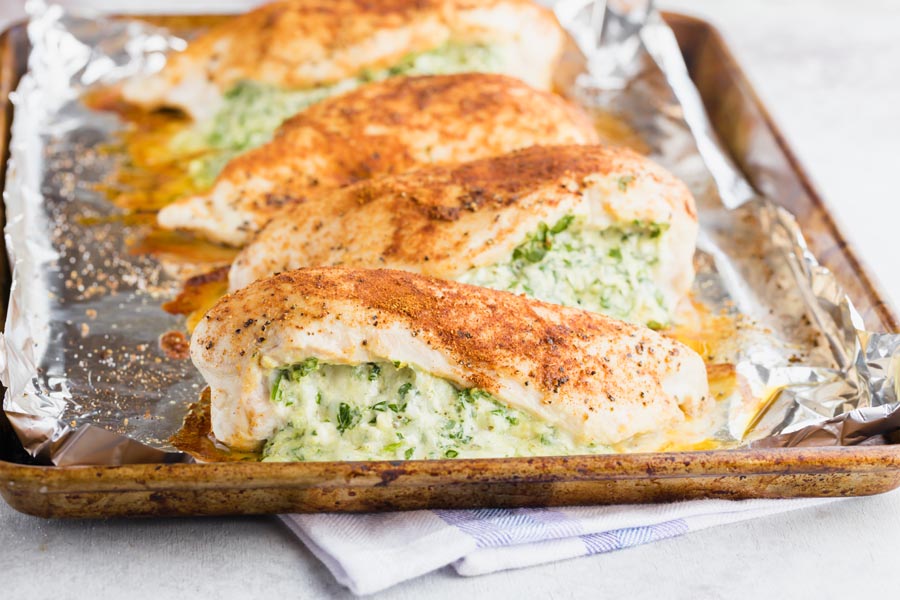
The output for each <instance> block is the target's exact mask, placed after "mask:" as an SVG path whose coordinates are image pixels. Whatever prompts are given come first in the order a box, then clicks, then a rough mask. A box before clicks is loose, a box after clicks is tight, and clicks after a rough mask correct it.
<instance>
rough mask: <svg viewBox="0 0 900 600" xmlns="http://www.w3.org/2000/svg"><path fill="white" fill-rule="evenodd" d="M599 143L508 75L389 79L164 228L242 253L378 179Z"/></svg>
mask: <svg viewBox="0 0 900 600" xmlns="http://www.w3.org/2000/svg"><path fill="white" fill-rule="evenodd" d="M596 139H597V135H596V132H595V131H594V129H593V127H592V123H591V121H590V119H589V118H588V117H587V116H586V115H585V114H584V113H583V112H581V111H580V110H578V109H576V108H575V107H574V106H572V105H570V104H568V103H567V102H566V101H565V100H563V99H562V98H560V97H558V96H555V95H553V94H550V93H547V92H541V91H538V90H535V89H533V88H531V87H529V86H527V85H526V84H524V83H522V82H521V81H518V80H516V79H512V78H510V77H505V76H502V75H488V74H464V75H446V76H434V77H409V78H407V77H404V78H396V79H389V80H387V81H383V82H381V83H376V84H372V85H368V86H365V87H362V88H359V89H357V90H355V91H353V92H350V93H348V94H345V95H343V96H340V97H337V98H333V99H331V100H326V101H324V102H320V103H319V104H316V105H315V106H313V107H311V108H310V109H308V110H306V111H305V112H303V113H300V114H299V115H297V116H295V117H293V118H291V119H290V120H288V121H287V122H286V123H285V124H284V125H282V127H281V128H280V129H279V131H278V133H277V134H276V136H275V138H274V139H273V140H272V141H271V142H269V143H267V144H265V145H263V146H260V147H259V148H256V149H255V150H251V151H249V152H246V153H244V154H242V155H240V156H238V157H236V158H234V159H233V160H231V161H230V162H229V163H228V164H227V165H226V167H225V169H224V170H223V171H222V173H221V174H220V175H219V176H218V178H217V179H216V181H215V183H214V184H213V186H212V188H211V189H210V190H209V191H208V192H206V193H203V194H200V195H197V196H191V197H187V198H184V199H182V200H179V201H176V202H175V203H173V204H171V205H169V206H167V207H165V208H164V209H163V210H162V211H160V213H159V217H158V220H159V223H160V225H162V226H163V227H165V228H169V229H183V230H188V231H192V232H195V233H198V234H200V235H202V236H205V237H207V238H209V239H211V240H214V241H218V242H223V243H226V244H231V245H236V246H240V245H243V244H245V243H246V242H247V241H249V239H250V237H251V236H252V235H253V234H254V233H255V232H256V231H257V230H258V229H259V228H261V227H262V226H263V225H264V224H265V223H266V222H267V221H268V219H269V218H270V217H271V216H272V215H273V214H274V213H275V212H276V211H277V210H278V209H280V208H282V207H283V206H284V205H286V204H289V203H292V202H298V201H304V200H308V199H310V198H312V197H315V196H319V195H321V194H322V193H325V192H327V191H329V190H332V189H335V188H339V187H342V186H345V185H349V184H351V183H355V182H357V181H361V180H365V179H370V178H372V177H374V176H378V175H384V174H390V173H399V172H404V171H409V170H413V169H415V168H418V167H421V166H423V165H427V164H431V163H452V162H460V161H467V160H473V159H476V158H481V157H486V156H495V155H498V154H503V153H506V152H510V151H512V150H516V149H519V148H524V147H528V146H532V145H535V144H585V143H593V142H595V141H596Z"/></svg>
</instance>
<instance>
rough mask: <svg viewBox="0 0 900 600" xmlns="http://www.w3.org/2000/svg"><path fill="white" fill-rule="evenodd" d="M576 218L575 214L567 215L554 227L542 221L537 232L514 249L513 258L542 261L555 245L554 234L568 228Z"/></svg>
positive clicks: (532, 261)
mask: <svg viewBox="0 0 900 600" xmlns="http://www.w3.org/2000/svg"><path fill="white" fill-rule="evenodd" d="M574 220H575V216H574V215H566V216H564V217H563V218H562V219H560V220H559V221H557V222H556V225H554V226H553V227H548V226H547V224H546V223H540V224H539V225H538V230H537V232H535V233H533V234H531V235H530V236H528V239H527V240H526V241H525V242H524V243H523V244H521V245H520V246H518V247H517V248H516V249H515V250H513V260H524V261H527V262H530V263H536V262H540V261H541V259H542V258H544V256H545V255H546V254H547V251H548V250H549V249H550V248H552V247H553V236H554V235H556V234H558V233H562V232H563V231H565V230H566V229H568V228H569V225H571V224H572V221H574Z"/></svg>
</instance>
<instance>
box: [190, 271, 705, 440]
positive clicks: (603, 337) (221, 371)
mask: <svg viewBox="0 0 900 600" xmlns="http://www.w3.org/2000/svg"><path fill="white" fill-rule="evenodd" d="M398 332H399V333H398ZM353 336H357V337H359V338H360V339H361V341H360V342H359V343H358V344H357V343H356V342H354V341H352V340H353V339H356V338H353ZM398 336H399V337H398ZM329 337H333V338H334V339H327V338H329ZM404 340H405V341H404ZM404 344H405V345H415V346H416V348H418V349H417V350H415V352H416V359H415V360H410V357H409V356H408V355H403V354H402V352H403V350H402V349H401V347H402V346H404ZM191 346H192V357H193V359H194V362H195V364H196V365H197V366H198V368H200V370H201V372H202V373H204V376H206V377H207V380H208V381H209V382H210V384H211V386H212V389H213V399H214V406H216V401H217V398H218V402H219V403H220V404H222V405H228V406H231V405H233V404H234V403H237V405H238V406H240V407H241V409H240V410H234V409H232V410H233V412H235V413H237V412H240V411H243V413H244V414H246V415H249V417H248V419H249V422H250V423H251V425H250V429H251V430H252V429H253V428H254V427H256V426H257V425H258V424H260V423H264V422H265V419H264V418H263V417H264V416H266V413H267V411H271V407H270V405H269V404H268V403H267V402H266V400H267V396H265V394H262V396H263V398H262V400H260V399H259V398H256V404H255V405H254V402H255V400H254V398H253V397H249V398H248V397H242V398H240V399H236V398H233V397H231V398H229V397H228V396H229V395H233V394H234V393H235V391H234V390H237V389H240V390H244V391H243V392H240V394H247V393H248V392H247V391H246V390H251V391H252V390H259V389H260V385H263V386H264V385H265V384H264V383H261V382H262V381H264V380H262V379H259V377H260V376H259V375H257V379H255V380H253V382H251V384H249V385H248V384H247V380H246V378H245V379H244V380H243V383H242V384H241V385H240V386H237V385H235V384H234V383H233V382H232V383H222V382H221V381H219V379H222V380H229V381H231V380H233V379H235V378H239V377H242V376H241V375H239V374H240V373H242V372H252V371H253V369H254V368H257V367H254V366H253V365H254V362H253V361H258V360H260V358H259V357H263V356H269V357H276V358H277V361H285V362H290V361H291V360H300V359H302V358H304V357H305V356H309V355H311V353H314V352H315V351H314V350H313V349H314V348H325V347H327V348H330V350H329V352H333V353H336V354H334V355H333V356H331V357H330V358H329V357H325V358H326V359H329V360H332V361H335V362H348V363H352V362H354V360H356V361H358V362H365V361H367V360H397V359H402V360H404V361H405V362H411V363H412V364H416V365H417V366H419V367H421V368H423V369H424V370H426V371H429V372H433V373H435V374H436V375H438V376H442V377H446V378H448V379H450V380H451V381H455V382H457V383H458V384H459V385H461V386H464V387H470V386H474V387H478V388H481V389H485V390H487V391H489V392H491V393H492V394H494V395H495V396H497V397H498V398H501V399H503V400H504V401H507V402H509V403H510V404H511V405H513V406H516V407H518V408H523V409H525V410H529V411H531V412H535V413H539V414H542V416H545V417H547V416H548V415H549V416H550V418H552V419H555V420H558V421H563V422H565V423H566V426H567V427H568V428H570V429H572V430H574V431H575V433H576V434H578V435H582V436H586V437H587V438H588V439H591V438H594V439H597V440H599V441H601V442H602V443H610V442H613V443H614V442H616V441H620V440H622V439H626V438H629V437H631V436H632V435H635V434H638V433H641V432H643V431H647V430H650V429H652V428H653V427H659V426H660V425H661V424H671V423H672V422H676V421H678V420H683V419H684V418H685V417H684V414H685V413H688V414H690V413H695V414H699V413H702V412H703V411H704V410H705V408H706V406H707V401H706V398H705V396H706V394H707V388H706V380H705V371H704V369H703V366H702V361H701V360H700V358H699V357H698V356H697V355H696V354H695V353H694V352H693V351H692V350H690V349H688V348H687V347H685V346H682V345H681V344H679V343H678V342H675V341H673V340H670V339H668V338H665V337H663V336H661V335H659V334H657V333H656V332H654V331H652V330H650V329H646V328H643V327H639V326H635V325H630V324H627V323H624V322H620V321H617V320H614V319H611V318H608V317H604V316H601V315H598V314H594V313H588V312H585V311H581V310H577V309H569V308H564V307H560V306H556V305H552V304H547V303H543V302H539V301H536V300H530V299H527V298H525V297H521V296H516V295H514V294H510V293H507V292H500V291H495V290H489V289H485V288H479V287H475V286H469V285H465V284H460V283H455V282H448V281H442V280H438V279H432V278H428V277H424V276H420V275H414V274H411V273H406V272H401V271H391V270H357V269H344V268H316V269H300V270H296V271H291V272H289V273H283V274H281V275H278V276H275V277H272V278H269V279H265V280H262V281H258V282H256V283H254V284H253V285H251V286H249V287H247V288H244V289H243V290H240V291H238V292H236V293H234V294H231V295H229V296H226V297H225V298H223V299H222V300H221V301H220V302H219V303H218V304H217V305H216V306H215V307H214V308H213V309H212V310H210V311H209V312H208V313H207V315H206V316H205V317H204V319H203V321H202V322H201V324H200V326H198V328H197V330H195V332H194V338H193V340H192V343H191ZM361 352H364V353H365V354H364V358H363V360H360V359H359V357H360V356H361V355H360V353H361ZM320 358H321V357H320ZM248 369H249V371H248ZM673 378H676V379H677V378H681V379H686V380H687V383H686V384H685V383H684V382H682V383H679V384H678V385H676V386H675V387H676V388H678V389H679V391H680V394H679V395H678V396H676V395H673V393H670V391H669V388H670V387H672V384H671V381H672V380H673ZM685 390H687V393H685ZM255 393H259V392H255ZM250 396H253V393H250ZM526 396H527V397H526ZM528 398H531V400H529V399H528ZM222 412H223V413H225V414H226V415H227V414H230V413H228V411H227V410H223V411H222ZM214 418H215V415H214ZM224 418H225V419H226V420H227V418H228V417H227V416H225V417H224ZM648 422H649V423H651V424H649V425H648ZM217 435H218V433H217ZM256 435H257V436H258V435H259V434H258V433H257V434H256ZM247 437H249V438H251V439H252V438H253V435H252V434H251V435H249V436H247ZM235 439H244V440H246V438H240V436H235V437H234V438H233V439H231V440H230V441H229V440H227V439H226V440H224V441H226V442H228V443H232V442H234V440H235Z"/></svg>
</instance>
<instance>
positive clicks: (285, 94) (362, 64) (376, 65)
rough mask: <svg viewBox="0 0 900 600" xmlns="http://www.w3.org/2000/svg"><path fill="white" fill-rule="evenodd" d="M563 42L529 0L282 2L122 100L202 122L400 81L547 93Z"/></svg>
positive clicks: (177, 57) (132, 87)
mask: <svg viewBox="0 0 900 600" xmlns="http://www.w3.org/2000/svg"><path fill="white" fill-rule="evenodd" d="M563 41H564V33H563V32H562V30H561V28H560V27H559V24H558V23H557V22H556V19H555V17H554V16H553V14H552V12H551V11H550V10H548V9H546V8H543V7H541V6H539V5H538V4H535V3H534V2H532V1H531V0H380V1H378V2H371V1H367V0H281V1H278V2H272V3H269V4H266V5H264V6H261V7H259V8H257V9H255V10H253V11H251V12H249V13H246V14H244V15H240V16H236V17H234V18H231V19H229V20H227V21H225V22H223V23H222V24H220V25H218V26H215V27H213V28H212V29H210V30H209V31H207V32H206V33H204V34H202V35H200V36H199V37H197V38H196V39H194V40H192V41H191V42H190V43H189V44H188V46H187V49H186V50H185V51H183V52H178V53H175V54H173V55H172V56H170V57H169V60H168V62H167V63H166V65H165V67H164V68H163V69H162V70H161V71H160V72H158V73H156V74H154V75H150V76H148V77H143V78H137V79H134V80H132V81H130V82H128V84H126V85H125V87H124V89H123V95H124V97H125V98H126V99H127V100H128V101H130V102H132V103H134V104H138V105H141V106H144V107H148V108H156V107H160V106H164V107H174V108H180V109H182V110H184V111H185V112H187V113H188V114H190V115H192V116H194V117H195V118H205V117H209V116H211V115H213V114H214V113H215V112H216V111H217V110H219V109H220V108H221V107H222V106H223V104H225V103H227V101H228V100H229V95H232V96H234V95H246V94H248V93H253V92H254V91H257V92H263V93H268V94H270V95H274V96H276V98H273V100H274V101H275V102H276V104H277V103H281V104H285V103H286V104H288V105H290V106H291V107H293V108H294V109H296V110H294V112H296V111H297V110H299V109H300V108H302V107H303V106H304V105H308V104H311V103H313V102H315V101H318V100H321V99H322V98H324V97H327V96H330V95H333V94H335V93H341V92H344V91H347V90H348V89H350V88H352V87H354V86H356V85H359V84H360V83H365V82H369V81H372V80H375V79H381V78H385V77H388V76H392V75H403V74H407V75H410V74H432V73H453V72H468V71H489V72H500V73H506V74H509V75H512V76H514V77H518V78H519V79H522V80H524V81H527V82H528V83H530V84H531V85H533V86H535V87H539V88H543V89H549V87H550V81H551V77H552V73H553V70H554V66H555V65H556V62H557V60H558V59H559V56H560V54H561V51H562V47H563ZM247 85H250V86H251V87H252V88H254V90H252V91H248V90H246V89H242V88H241V87H240V86H247ZM273 108H274V109H275V110H277V109H278V107H277V106H275V107H273ZM286 116H288V115H287V114H284V115H282V118H283V117H286ZM276 124H277V123H276Z"/></svg>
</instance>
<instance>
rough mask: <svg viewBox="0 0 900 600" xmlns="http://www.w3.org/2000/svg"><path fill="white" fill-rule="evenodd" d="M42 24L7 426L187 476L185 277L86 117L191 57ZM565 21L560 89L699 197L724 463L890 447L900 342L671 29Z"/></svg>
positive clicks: (12, 215) (27, 130)
mask: <svg viewBox="0 0 900 600" xmlns="http://www.w3.org/2000/svg"><path fill="white" fill-rule="evenodd" d="M29 10H30V12H31V22H30V24H29V27H28V32H29V38H30V40H31V44H32V51H31V55H30V58H29V71H28V73H27V74H26V75H25V77H24V78H23V79H22V81H21V83H20V85H19V88H18V89H17V91H16V92H15V94H14V96H13V98H12V100H13V103H14V106H15V118H14V122H13V131H12V143H11V159H10V162H9V165H8V173H7V183H6V190H5V192H4V201H5V203H6V218H7V225H6V230H5V236H6V246H7V250H8V253H9V257H10V261H11V265H12V267H13V269H12V271H13V274H12V277H13V282H12V291H11V295H10V299H9V310H8V315H7V320H6V328H5V332H4V335H3V337H2V340H0V342H2V343H0V377H2V382H3V384H4V385H5V386H6V387H7V392H6V397H5V399H4V404H3V408H4V410H5V412H6V414H7V416H8V417H9V419H10V422H11V423H12V425H13V427H14V428H15V430H16V432H17V433H18V435H19V437H20V440H21V441H22V443H23V445H24V446H25V448H26V449H27V450H28V451H29V452H30V453H32V454H33V455H35V456H37V457H38V458H40V459H41V460H44V461H47V462H52V463H53V464H57V465H70V464H122V463H133V462H171V461H180V460H189V458H188V457H187V456H186V455H183V454H181V453H179V452H177V451H176V450H175V448H173V447H172V446H171V444H170V442H169V441H168V440H169V438H170V437H171V436H172V435H173V434H175V433H176V431H178V429H179V428H180V427H181V425H182V422H183V419H184V417H185V415H186V414H187V412H188V409H189V407H190V405H191V404H192V403H194V402H196V401H197V399H198V396H199V394H200V392H201V390H202V389H203V387H204V386H205V384H204V382H203V380H202V378H201V377H200V375H199V373H197V371H196V370H195V369H194V368H193V366H192V364H191V362H190V360H187V359H185V358H184V357H183V356H181V357H179V356H174V355H173V353H171V352H167V351H166V348H165V347H164V345H163V344H161V341H160V340H161V338H162V336H164V335H165V334H166V333H168V332H173V331H175V332H179V331H183V330H184V318H183V317H180V316H173V315H170V314H168V313H166V312H165V311H163V310H162V308H161V305H162V304H163V303H164V302H165V301H166V300H169V299H171V298H172V297H174V296H175V295H176V294H177V293H178V291H179V290H180V288H181V285H182V283H183V280H184V276H185V272H186V271H185V268H184V265H173V264H171V263H169V262H167V261H166V259H165V257H164V256H162V257H160V256H158V255H151V254H142V253H137V252H134V251H132V249H133V247H134V240H137V239H141V237H142V236H144V235H146V234H147V232H148V229H149V227H150V226H149V225H147V224H146V223H147V221H146V220H144V221H141V220H134V219H127V218H123V216H124V215H125V213H126V211H124V210H123V209H121V208H118V207H116V206H115V205H114V204H112V203H111V202H109V200H108V199H107V197H106V196H105V195H104V194H103V193H102V192H101V191H99V190H98V184H101V183H102V182H104V181H105V180H106V179H107V178H108V176H109V175H110V173H111V172H112V171H113V170H114V169H115V168H116V164H117V157H116V156H115V154H114V153H108V152H106V153H105V152H101V151H100V149H101V148H103V147H104V146H110V145H113V144H114V142H115V140H116V136H117V134H118V133H119V132H121V130H122V129H123V127H124V126H125V124H124V123H123V121H121V120H120V119H119V117H118V116H117V115H115V114H113V113H109V112H99V111H95V110H91V109H89V108H87V107H86V106H85V105H84V104H83V102H82V101H81V97H82V95H83V94H84V93H86V92H88V91H90V90H93V89H96V88H97V87H98V86H109V85H114V84H115V83H116V82H120V81H122V80H123V79H125V78H127V77H130V76H132V75H135V74H138V73H147V72H152V71H155V70H158V69H160V68H161V67H162V66H163V65H164V64H165V60H166V55H167V54H168V53H169V52H172V51H178V50H181V49H183V48H184V47H185V41H184V40H183V39H181V38H179V37H178V36H176V35H174V34H172V33H170V32H168V31H165V30H163V29H160V28H157V27H153V26H151V25H148V24H146V23H142V22H139V21H130V20H122V19H104V18H96V17H93V16H90V15H73V14H68V13H66V12H65V11H63V9H61V8H60V7H58V6H52V5H51V6H47V5H44V4H43V3H41V2H36V1H32V2H30V3H29ZM556 10H557V14H558V15H559V18H560V21H561V23H562V24H563V26H564V27H566V29H567V30H568V31H569V32H570V34H571V36H572V39H573V47H572V51H571V52H570V53H569V54H568V55H567V57H566V58H565V60H564V64H563V65H561V68H560V70H559V77H558V82H557V84H558V87H559V89H560V91H561V92H562V93H564V94H565V95H566V96H568V97H569V98H571V99H573V100H574V101H576V102H578V103H579V104H581V105H582V106H583V107H584V108H585V109H587V110H588V111H590V112H592V113H594V114H595V115H596V117H597V119H598V123H603V122H605V120H606V121H608V120H609V119H611V118H614V120H615V122H616V123H619V124H624V127H625V128H626V129H627V130H628V131H630V132H633V133H634V136H635V139H636V140H637V141H636V142H635V144H637V145H638V146H640V148H639V149H640V150H642V151H643V152H645V153H647V154H648V155H649V156H650V157H651V158H652V159H653V160H655V161H657V162H659V163H660V164H662V165H663V166H665V167H666V168H668V169H669V170H671V171H672V172H673V173H674V174H675V175H677V176H679V177H680V178H681V179H683V180H684V181H685V182H686V183H687V184H688V185H689V187H690V188H691V190H692V192H693V193H694V195H695V197H696V199H697V206H698V211H699V219H700V223H701V234H700V239H699V242H698V250H697V254H696V256H695V265H696V268H697V278H696V282H695V284H694V289H693V291H692V296H693V301H694V303H696V304H698V305H702V306H703V307H705V308H704V314H705V315H707V317H705V318H706V319H707V320H708V319H709V318H710V317H709V315H714V316H715V318H716V319H720V320H722V321H724V322H727V323H728V324H729V327H728V335H727V336H724V337H723V338H722V339H720V340H718V342H717V343H715V344H710V345H709V347H708V348H707V350H708V352H706V355H705V356H704V359H705V360H706V361H707V362H708V363H709V364H713V365H730V366H731V367H733V369H734V371H736V373H737V380H738V382H739V385H738V386H736V389H735V390H734V391H732V392H730V393H729V395H728V397H727V398H726V399H724V400H722V401H720V402H719V405H720V411H719V412H720V414H719V417H718V418H717V419H718V420H717V421H716V423H715V426H714V428H713V429H712V430H711V431H710V438H711V440H712V441H713V446H712V447H725V448H728V447H739V446H746V445H752V446H793V445H810V446H812V445H849V444H859V443H876V442H877V443H884V442H890V441H892V436H893V434H894V432H896V431H897V430H898V429H900V404H898V397H897V396H898V392H897V373H898V365H900V336H897V335H892V334H889V333H875V332H868V331H866V330H865V325H864V324H863V322H862V319H861V318H860V317H859V315H858V314H857V313H856V311H855V310H854V308H853V306H852V304H851V302H850V300H849V298H848V297H847V296H846V295H845V294H844V292H843V290H842V289H841V286H840V284H839V283H838V282H837V281H836V280H835V278H834V277H833V276H832V274H831V273H830V272H829V271H828V270H826V269H825V268H824V267H822V266H821V265H819V263H818V262H817V261H816V258H815V257H814V256H813V255H812V254H811V253H810V252H809V250H808V248H807V246H806V244H805V242H804V238H803V235H802V233H801V232H800V230H799V228H798V226H797V223H796V221H795V220H794V218H793V217H792V215H790V214H789V213H788V212H787V211H785V210H784V209H782V208H780V207H779V206H778V204H777V198H766V197H762V196H760V195H758V194H756V193H755V192H754V190H753V189H752V187H751V186H750V185H749V184H748V183H747V181H745V179H744V178H743V176H742V175H741V173H740V172H739V171H738V170H737V169H736V168H735V167H734V165H733V164H732V162H731V161H730V160H729V158H728V157H727V155H726V154H725V153H724V152H723V151H722V150H721V149H720V147H719V145H718V143H717V142H716V139H715V136H714V133H713V131H712V128H711V126H710V124H709V122H708V120H707V118H706V115H705V112H704V109H703V105H702V103H701V101H700V97H699V95H698V93H697V91H696V89H695V88H694V87H693V84H692V83H691V80H690V78H689V77H688V74H687V71H686V69H685V66H684V62H683V60H682V57H681V54H680V52H679V49H678V45H677V43H676V41H675V38H674V36H673V34H672V32H671V30H670V29H669V28H668V27H667V26H666V25H665V24H664V23H663V21H662V20H661V18H660V17H659V16H658V15H657V14H655V13H652V12H651V13H650V14H649V16H647V15H643V14H642V15H639V16H638V17H634V15H616V14H615V13H613V12H612V11H607V12H606V27H605V28H604V31H615V32H618V35H606V34H604V35H605V37H604V36H600V35H599V32H598V20H597V15H598V12H599V14H603V11H602V10H601V11H597V10H595V7H594V6H593V3H592V2H590V1H586V0H575V1H563V2H560V3H558V4H557V5H556ZM635 18H636V19H638V20H637V21H635V20H634V19H635ZM616 19H619V21H618V22H617V21H616ZM644 19H646V20H644ZM576 46H577V48H578V50H576ZM602 133H603V131H602V127H601V135H602ZM632 145H634V144H632ZM188 270H189V269H188ZM695 317H696V315H693V316H692V313H686V316H684V319H686V320H691V319H695ZM677 321H678V319H676V322H677ZM676 329H677V328H676ZM701 329H702V327H701Z"/></svg>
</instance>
